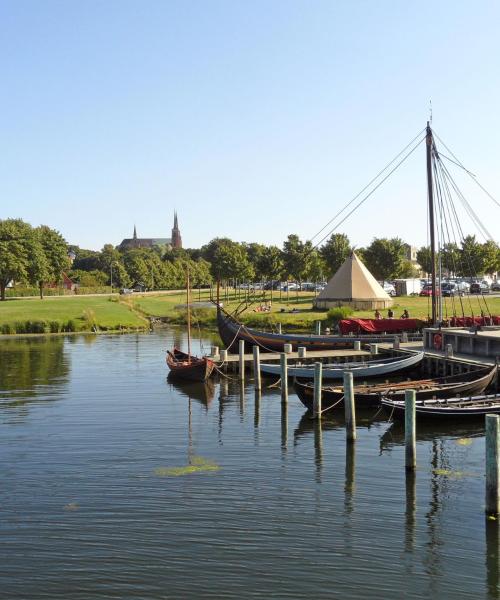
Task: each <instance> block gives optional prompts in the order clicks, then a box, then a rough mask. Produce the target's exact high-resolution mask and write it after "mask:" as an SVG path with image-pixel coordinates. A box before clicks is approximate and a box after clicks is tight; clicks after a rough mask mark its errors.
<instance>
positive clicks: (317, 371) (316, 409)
mask: <svg viewBox="0 0 500 600" xmlns="http://www.w3.org/2000/svg"><path fill="white" fill-rule="evenodd" d="M322 383H323V364H322V363H320V362H316V363H314V398H313V418H315V419H321V385H322Z"/></svg>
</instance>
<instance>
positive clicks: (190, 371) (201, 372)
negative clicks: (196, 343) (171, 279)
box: [166, 271, 215, 381]
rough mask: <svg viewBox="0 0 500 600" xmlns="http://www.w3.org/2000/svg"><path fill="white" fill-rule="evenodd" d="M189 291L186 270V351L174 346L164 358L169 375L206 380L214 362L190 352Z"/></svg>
mask: <svg viewBox="0 0 500 600" xmlns="http://www.w3.org/2000/svg"><path fill="white" fill-rule="evenodd" d="M189 292H190V286H189V271H188V272H187V286H186V307H187V309H186V310H187V334H188V351H187V354H186V353H185V352H182V351H181V350H179V349H178V348H174V349H173V350H172V351H170V350H168V351H167V357H166V360H167V365H168V367H169V369H170V377H172V378H175V379H186V380H190V381H206V380H207V379H208V378H209V377H210V375H211V374H212V371H213V370H214V367H215V364H214V363H213V362H212V361H211V360H210V359H209V358H206V357H203V358H198V357H196V356H193V355H192V354H191V307H190V297H189V296H190V294H189Z"/></svg>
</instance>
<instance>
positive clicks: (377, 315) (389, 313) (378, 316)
mask: <svg viewBox="0 0 500 600" xmlns="http://www.w3.org/2000/svg"><path fill="white" fill-rule="evenodd" d="M375 318H376V319H381V318H382V315H381V314H380V311H379V310H378V308H377V310H376V311H375ZM387 318H388V319H394V311H393V310H392V308H390V309H389V310H388V311H387ZM399 318H400V319H409V318H410V313H409V312H408V311H407V310H406V308H405V309H404V311H403V314H402V315H401V316H400V317H399Z"/></svg>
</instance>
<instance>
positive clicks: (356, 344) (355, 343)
mask: <svg viewBox="0 0 500 600" xmlns="http://www.w3.org/2000/svg"><path fill="white" fill-rule="evenodd" d="M354 350H361V342H360V341H359V340H356V341H355V342H354Z"/></svg>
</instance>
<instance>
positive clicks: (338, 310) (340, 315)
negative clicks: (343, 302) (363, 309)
mask: <svg viewBox="0 0 500 600" xmlns="http://www.w3.org/2000/svg"><path fill="white" fill-rule="evenodd" d="M353 313H354V311H353V309H352V308H351V307H350V306H337V307H335V308H330V310H329V311H328V313H327V315H326V319H327V321H328V323H329V324H330V325H331V326H333V327H335V326H336V325H337V324H338V323H339V321H342V319H347V318H348V317H350V316H351V315H352V314H353Z"/></svg>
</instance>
